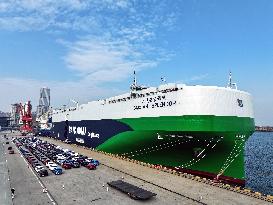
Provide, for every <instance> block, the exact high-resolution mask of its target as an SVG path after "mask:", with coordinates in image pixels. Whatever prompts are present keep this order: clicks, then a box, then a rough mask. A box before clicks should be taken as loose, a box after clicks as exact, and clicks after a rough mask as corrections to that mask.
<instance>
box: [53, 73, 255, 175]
mask: <svg viewBox="0 0 273 205" xmlns="http://www.w3.org/2000/svg"><path fill="white" fill-rule="evenodd" d="M130 88H131V91H130V92H128V93H125V94H123V95H119V96H115V97H111V98H107V99H103V100H98V101H91V102H89V103H87V104H82V105H79V106H77V107H70V108H67V109H59V110H54V111H53V113H52V122H53V128H52V130H53V136H54V137H55V138H58V139H61V140H65V139H69V140H70V141H72V142H74V143H78V144H82V145H85V146H87V147H92V148H95V149H98V150H103V151H106V152H110V153H115V154H119V155H123V156H125V157H129V158H135V159H138V160H140V161H145V162H149V163H153V164H161V165H165V166H172V167H180V168H183V169H187V170H197V171H200V172H207V173H214V174H218V175H225V176H230V177H233V178H240V179H242V178H244V167H243V147H244V144H245V141H246V140H247V138H248V137H249V136H250V135H251V134H252V133H253V131H254V114H253V106H252V99H251V95H250V94H249V93H247V92H244V91H240V90H237V86H236V84H234V83H232V82H231V75H230V82H229V86H228V87H217V86H199V85H197V86H188V85H185V84H175V83H167V84H162V85H160V86H159V87H144V86H139V85H137V82H136V78H134V82H133V84H132V85H131V87H130Z"/></svg>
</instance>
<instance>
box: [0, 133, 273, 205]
mask: <svg viewBox="0 0 273 205" xmlns="http://www.w3.org/2000/svg"><path fill="white" fill-rule="evenodd" d="M10 137H15V136H14V135H9V138H10ZM41 139H43V140H46V141H48V142H51V143H54V144H57V145H60V146H62V147H64V148H69V149H72V150H74V151H75V152H79V153H81V154H84V155H87V156H89V157H92V158H95V159H98V160H99V161H100V162H101V165H100V166H99V167H98V168H97V170H88V169H86V168H84V167H81V168H73V169H70V170H65V171H64V173H63V174H62V175H54V174H53V173H52V172H50V171H49V176H47V177H42V178H40V177H37V176H36V174H35V172H33V170H32V168H31V166H28V164H27V162H26V161H25V160H24V158H23V157H21V154H20V153H19V151H18V150H17V149H16V148H15V145H14V144H13V143H11V142H10V144H9V145H8V144H5V142H6V140H5V139H3V137H1V133H0V140H1V146H2V149H1V147H0V152H1V153H2V152H6V153H7V147H8V146H12V147H13V148H14V150H15V154H13V155H9V154H8V153H7V154H6V155H3V156H5V157H4V158H3V159H2V158H0V160H2V161H3V162H5V158H6V159H7V163H6V168H5V167H4V166H0V169H1V170H0V173H1V174H2V173H3V172H5V169H6V172H5V173H6V177H9V178H10V181H7V180H6V184H5V185H4V186H3V183H0V186H1V190H3V191H4V192H3V191H2V192H1V194H0V204H8V205H9V204H15V205H17V204H18V205H19V204H26V205H27V204H34V205H36V204H37V205H38V204H41V205H43V204H71V205H72V204H83V205H85V204H98V205H100V204H101V205H102V204H119V205H123V204H124V205H125V204H132V205H134V204H162V205H163V204H177V205H180V204H181V205H183V204H209V205H210V204H212V205H214V204H216V205H217V204H219V205H220V204H221V205H222V204H229V205H230V204H234V205H237V204H242V205H243V204H253V205H258V204H259V205H260V204H272V203H270V202H268V201H265V200H261V199H258V198H254V197H252V196H248V195H245V194H240V193H238V192H233V191H230V190H226V189H223V188H220V187H217V186H212V185H210V184H206V183H203V182H199V181H195V180H192V179H187V178H185V177H182V176H178V175H176V174H170V173H168V172H164V171H162V170H157V169H152V168H150V167H147V166H142V165H140V164H137V163H133V162H130V161H126V160H123V159H119V158H117V157H113V156H109V155H106V154H103V153H99V152H96V151H92V150H90V149H86V148H83V147H80V146H76V145H68V144H65V143H63V142H61V141H57V140H54V139H51V138H41ZM1 156H2V155H1ZM2 161H0V163H1V162H2ZM7 169H8V170H9V172H8V171H7ZM7 175H8V176H7ZM118 179H123V180H124V181H126V182H129V183H132V184H134V185H137V186H140V187H142V188H144V189H147V190H149V191H152V192H154V193H156V194H157V196H156V197H153V198H152V199H150V200H147V201H137V200H133V199H131V198H130V197H128V196H127V195H126V194H124V193H121V192H119V191H117V190H115V189H113V188H111V187H108V186H107V182H110V181H113V180H118ZM1 180H2V179H1ZM8 182H10V185H9V183H8ZM10 187H14V188H15V190H16V197H15V199H14V200H13V201H11V199H10ZM43 187H45V188H46V189H47V190H48V193H43ZM4 193H6V196H7V197H6V198H5V203H1V202H2V201H3V199H4V195H5V194H4ZM1 200H2V201H1Z"/></svg>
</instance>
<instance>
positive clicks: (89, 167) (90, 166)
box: [85, 163, 96, 170]
mask: <svg viewBox="0 0 273 205" xmlns="http://www.w3.org/2000/svg"><path fill="white" fill-rule="evenodd" d="M85 167H86V168H87V169H89V170H91V169H96V165H94V164H92V163H89V164H87V165H86V166H85Z"/></svg>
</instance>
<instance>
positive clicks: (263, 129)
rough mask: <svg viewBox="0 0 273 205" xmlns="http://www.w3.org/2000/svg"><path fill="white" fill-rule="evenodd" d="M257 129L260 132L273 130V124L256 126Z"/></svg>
mask: <svg viewBox="0 0 273 205" xmlns="http://www.w3.org/2000/svg"><path fill="white" fill-rule="evenodd" d="M255 131H258V132H273V127H271V126H256V127H255Z"/></svg>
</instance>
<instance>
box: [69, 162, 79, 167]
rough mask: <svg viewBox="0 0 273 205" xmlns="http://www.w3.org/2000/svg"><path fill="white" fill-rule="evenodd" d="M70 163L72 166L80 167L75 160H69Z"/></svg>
mask: <svg viewBox="0 0 273 205" xmlns="http://www.w3.org/2000/svg"><path fill="white" fill-rule="evenodd" d="M71 162H72V163H71V165H72V167H74V168H80V166H81V165H80V163H79V162H76V161H71Z"/></svg>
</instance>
